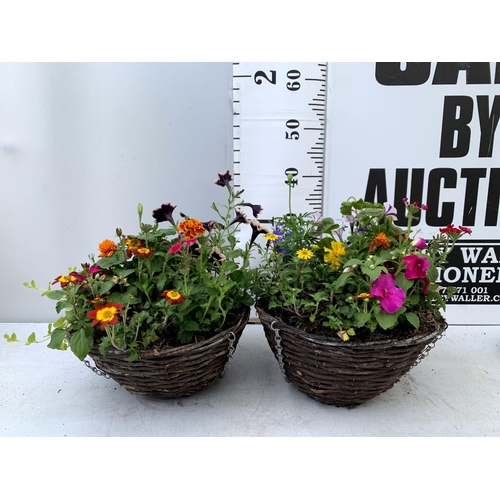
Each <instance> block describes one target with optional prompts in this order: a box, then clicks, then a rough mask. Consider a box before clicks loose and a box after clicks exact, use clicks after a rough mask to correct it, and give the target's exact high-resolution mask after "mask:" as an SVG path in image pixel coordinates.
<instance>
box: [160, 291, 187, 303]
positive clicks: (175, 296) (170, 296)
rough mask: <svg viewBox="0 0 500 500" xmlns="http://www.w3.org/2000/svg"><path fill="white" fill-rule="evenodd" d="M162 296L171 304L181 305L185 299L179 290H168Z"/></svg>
mask: <svg viewBox="0 0 500 500" xmlns="http://www.w3.org/2000/svg"><path fill="white" fill-rule="evenodd" d="M162 296H163V297H165V300H166V301H168V302H170V303H171V304H179V303H181V302H184V297H183V296H182V295H181V294H180V292H178V291H177V290H167V291H166V292H163V293H162Z"/></svg>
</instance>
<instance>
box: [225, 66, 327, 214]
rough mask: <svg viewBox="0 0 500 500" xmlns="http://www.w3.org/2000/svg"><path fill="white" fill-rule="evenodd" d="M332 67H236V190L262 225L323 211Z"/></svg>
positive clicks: (234, 97) (234, 78)
mask: <svg viewBox="0 0 500 500" xmlns="http://www.w3.org/2000/svg"><path fill="white" fill-rule="evenodd" d="M326 95H327V63H246V62H236V63H233V130H234V135H233V145H234V176H235V181H234V185H235V187H238V188H243V189H244V190H245V194H244V198H245V200H246V201H247V202H250V203H253V204H261V205H262V206H263V207H264V211H263V212H262V214H261V216H260V217H262V218H260V217H259V220H260V221H261V222H264V223H268V222H271V219H272V218H273V217H279V216H281V215H283V214H285V213H288V212H289V204H288V185H287V175H291V176H292V180H291V185H292V212H293V213H296V214H297V213H305V212H320V213H321V212H322V211H323V199H324V197H323V188H324V182H323V181H324V167H325V132H326Z"/></svg>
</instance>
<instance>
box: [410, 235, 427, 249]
mask: <svg viewBox="0 0 500 500" xmlns="http://www.w3.org/2000/svg"><path fill="white" fill-rule="evenodd" d="M411 244H412V246H414V247H415V248H418V249H419V250H423V249H424V248H427V243H426V242H425V240H424V239H423V238H421V237H418V238H415V239H414V240H413V241H412V242H411Z"/></svg>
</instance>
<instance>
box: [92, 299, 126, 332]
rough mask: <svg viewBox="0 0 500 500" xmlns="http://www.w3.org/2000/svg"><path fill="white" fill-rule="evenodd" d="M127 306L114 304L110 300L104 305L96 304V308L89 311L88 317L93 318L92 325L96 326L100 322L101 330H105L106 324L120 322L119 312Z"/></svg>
mask: <svg viewBox="0 0 500 500" xmlns="http://www.w3.org/2000/svg"><path fill="white" fill-rule="evenodd" d="M123 307H125V306H124V305H123V304H113V302H108V303H107V304H104V305H102V306H101V305H96V306H95V309H94V310H92V311H89V312H88V313H87V318H90V319H93V320H94V321H92V325H91V326H95V325H97V324H98V323H100V327H101V330H104V327H105V326H106V325H116V323H118V314H120V313H121V312H122V311H121V309H122V308H123Z"/></svg>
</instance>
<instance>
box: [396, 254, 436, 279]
mask: <svg viewBox="0 0 500 500" xmlns="http://www.w3.org/2000/svg"><path fill="white" fill-rule="evenodd" d="M402 261H403V262H404V263H405V264H406V271H405V278H406V279H408V280H413V279H416V278H426V277H427V268H428V267H429V266H430V264H429V261H428V260H427V259H426V258H425V257H421V256H420V255H417V254H415V253H412V254H411V255H407V256H406V257H403V258H402Z"/></svg>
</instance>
